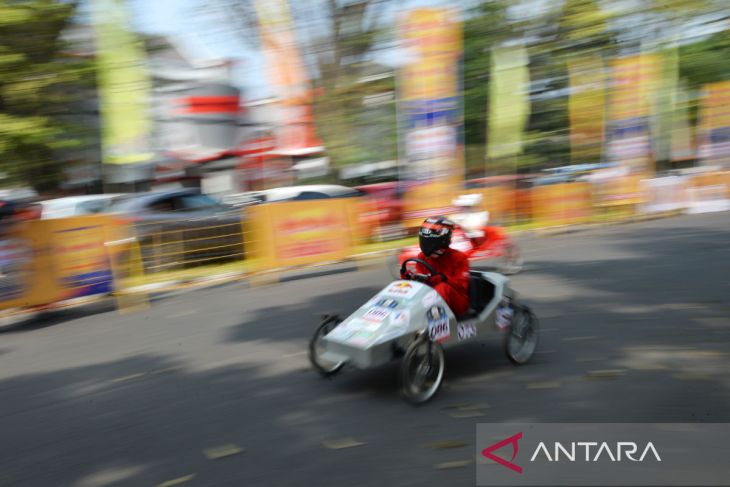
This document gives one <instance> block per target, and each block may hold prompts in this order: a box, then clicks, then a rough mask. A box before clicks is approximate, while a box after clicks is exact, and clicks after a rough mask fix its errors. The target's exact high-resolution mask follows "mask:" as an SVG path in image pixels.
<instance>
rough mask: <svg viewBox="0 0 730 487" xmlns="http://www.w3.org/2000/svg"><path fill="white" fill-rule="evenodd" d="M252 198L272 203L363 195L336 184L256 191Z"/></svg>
mask: <svg viewBox="0 0 730 487" xmlns="http://www.w3.org/2000/svg"><path fill="white" fill-rule="evenodd" d="M253 196H256V197H259V198H260V199H261V200H262V201H263V202H266V203H273V202H277V201H305V200H321V199H330V198H357V197H359V196H363V193H362V192H361V191H358V190H357V189H355V188H350V187H347V186H340V185H338V184H309V185H302V186H284V187H281V188H273V189H266V190H263V191H256V192H254V193H253Z"/></svg>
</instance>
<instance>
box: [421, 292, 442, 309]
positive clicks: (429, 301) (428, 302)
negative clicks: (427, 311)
mask: <svg viewBox="0 0 730 487" xmlns="http://www.w3.org/2000/svg"><path fill="white" fill-rule="evenodd" d="M438 300H439V293H437V292H436V291H434V290H431V291H429V292H428V293H427V294H426V295H425V296H424V297H423V299H422V300H421V303H422V304H423V305H424V306H426V307H428V306H433V305H434V304H436V303H437V302H438Z"/></svg>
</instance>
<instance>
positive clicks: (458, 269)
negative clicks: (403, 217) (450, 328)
mask: <svg viewBox="0 0 730 487" xmlns="http://www.w3.org/2000/svg"><path fill="white" fill-rule="evenodd" d="M453 230H454V223H453V222H452V221H451V220H449V219H448V218H445V217H442V216H439V217H433V218H427V219H426V221H424V222H423V223H422V224H421V228H420V229H419V230H418V244H419V246H420V247H421V253H420V254H418V258H419V259H422V260H425V261H426V262H428V263H429V264H430V265H431V267H433V269H434V271H435V274H434V275H433V276H431V277H428V274H429V273H430V271H429V270H428V269H426V268H425V266H423V265H421V264H416V273H417V274H413V273H411V272H409V271H406V273H405V275H403V276H401V277H403V278H406V279H416V280H419V281H421V282H425V283H426V284H428V285H429V286H431V287H433V288H434V289H435V290H436V291H437V292H438V293H439V294H440V295H441V297H442V298H444V301H446V304H448V305H449V308H451V311H453V312H454V314H455V315H456V317H457V318H459V317H460V316H463V315H464V313H466V312H467V310H468V309H469V260H468V259H467V257H466V255H464V254H463V253H461V252H459V251H458V250H454V249H452V248H450V247H449V245H450V244H451V235H452V233H453ZM441 274H443V276H442V275H441ZM444 276H445V279H444Z"/></svg>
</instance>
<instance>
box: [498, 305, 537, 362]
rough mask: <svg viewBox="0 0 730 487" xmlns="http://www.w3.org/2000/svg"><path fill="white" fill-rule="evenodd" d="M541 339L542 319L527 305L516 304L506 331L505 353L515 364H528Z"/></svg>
mask: <svg viewBox="0 0 730 487" xmlns="http://www.w3.org/2000/svg"><path fill="white" fill-rule="evenodd" d="M539 341H540V321H539V320H538V319H537V316H535V313H533V312H532V310H531V309H530V308H529V307H528V306H525V305H521V304H516V305H515V314H514V316H513V318H512V323H511V324H510V326H509V328H508V329H507V330H505V331H504V341H503V349H504V353H505V355H506V356H507V358H508V359H509V361H510V362H512V363H513V364H515V365H523V364H526V363H527V362H528V361H529V360H530V359H531V358H532V356H533V355H534V354H535V350H537V346H538V343H539Z"/></svg>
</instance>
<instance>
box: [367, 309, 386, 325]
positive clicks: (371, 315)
mask: <svg viewBox="0 0 730 487" xmlns="http://www.w3.org/2000/svg"><path fill="white" fill-rule="evenodd" d="M389 314H390V310H388V309H385V308H380V307H375V308H370V309H369V310H367V312H366V313H365V314H364V315H362V319H363V320H365V321H371V322H373V323H382V322H383V320H385V318H387V317H388V315H389Z"/></svg>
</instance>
